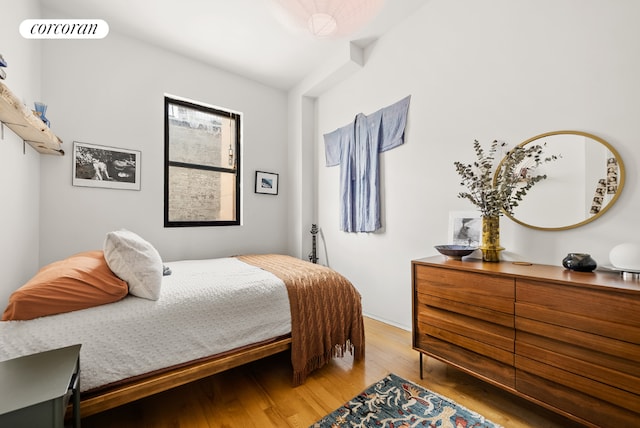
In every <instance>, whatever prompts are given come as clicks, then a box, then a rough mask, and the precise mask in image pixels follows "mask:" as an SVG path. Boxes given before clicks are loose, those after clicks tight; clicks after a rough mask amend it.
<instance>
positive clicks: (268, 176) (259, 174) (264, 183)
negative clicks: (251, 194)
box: [256, 171, 278, 195]
mask: <svg viewBox="0 0 640 428" xmlns="http://www.w3.org/2000/svg"><path fill="white" fill-rule="evenodd" d="M256 193H266V194H267V195H277V194H278V174H275V173H273V172H264V171H256Z"/></svg>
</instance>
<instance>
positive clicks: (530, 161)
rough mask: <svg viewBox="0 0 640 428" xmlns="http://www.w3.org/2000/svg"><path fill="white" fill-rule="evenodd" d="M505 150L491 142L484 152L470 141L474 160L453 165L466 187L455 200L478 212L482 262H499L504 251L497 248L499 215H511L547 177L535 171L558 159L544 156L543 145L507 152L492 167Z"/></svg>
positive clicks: (527, 146)
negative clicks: (466, 202) (465, 201)
mask: <svg viewBox="0 0 640 428" xmlns="http://www.w3.org/2000/svg"><path fill="white" fill-rule="evenodd" d="M505 147H506V143H504V142H501V141H498V140H494V141H493V142H492V143H491V145H490V146H489V149H488V150H486V149H485V148H484V147H483V146H482V145H481V144H480V143H479V142H478V140H474V143H473V149H474V151H475V154H476V160H475V161H474V162H472V163H470V164H466V163H463V162H454V165H455V167H456V171H457V173H458V175H460V177H461V182H460V185H462V186H465V187H466V188H467V190H466V191H464V192H460V193H458V197H459V198H463V199H467V200H469V201H470V202H471V203H472V204H474V205H475V206H476V207H477V208H478V209H479V210H480V214H481V217H482V245H481V247H480V249H481V250H482V258H483V260H485V261H495V262H497V261H499V260H500V251H502V250H503V249H504V248H502V247H500V216H501V215H502V214H503V213H508V214H510V215H513V210H514V208H515V207H517V206H518V204H519V202H521V201H522V199H523V198H524V197H525V196H526V194H527V193H528V192H529V190H531V188H532V187H533V186H534V185H535V184H536V183H538V182H540V181H542V180H544V179H546V178H547V175H546V174H536V168H537V167H539V166H540V165H542V164H543V163H547V162H551V161H554V160H556V159H558V157H559V156H558V155H550V156H544V154H543V152H544V144H531V145H525V146H516V147H514V148H513V149H511V150H508V151H507V152H506V153H505V155H504V157H503V158H502V160H501V161H500V162H499V164H498V165H497V166H496V160H497V159H496V155H497V153H498V151H499V150H500V152H502V151H503V150H504V149H505ZM525 165H526V166H525Z"/></svg>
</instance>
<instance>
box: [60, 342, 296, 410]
mask: <svg viewBox="0 0 640 428" xmlns="http://www.w3.org/2000/svg"><path fill="white" fill-rule="evenodd" d="M289 349H291V337H290V336H286V337H279V338H276V339H274V340H271V341H268V342H266V343H265V342H261V343H259V344H255V345H249V346H246V347H243V348H239V349H236V350H233V351H229V352H225V353H222V354H218V355H214V356H212V357H208V358H205V359H200V360H197V361H196V362H192V363H187V364H185V365H181V366H180V367H178V368H172V369H168V370H166V371H162V372H159V373H158V372H156V373H153V374H150V375H149V376H142V377H136V378H135V380H133V381H131V382H126V383H123V384H120V385H118V386H114V387H111V388H108V389H104V390H100V391H99V392H97V393H91V392H90V391H89V392H88V393H87V394H85V395H82V394H81V397H80V400H81V401H80V415H81V417H85V416H90V415H93V414H96V413H99V412H102V411H105V410H108V409H112V408H114V407H117V406H121V405H123V404H127V403H130V402H132V401H135V400H138V399H140V398H144V397H148V396H150V395H153V394H157V393H158V392H162V391H166V390H168V389H171V388H175V387H177V386H180V385H184V384H186V383H189V382H193V381H196V380H199V379H202V378H205V377H207V376H211V375H214V374H216V373H220V372H223V371H225V370H228V369H231V368H234V367H238V366H241V365H243V364H246V363H250V362H252V361H257V360H260V359H262V358H265V357H268V356H270V355H274V354H278V353H280V352H284V351H287V350H289ZM80 379H81V380H82V373H80ZM70 410H71V409H70V408H69V409H67V416H68V417H70V415H71V413H70Z"/></svg>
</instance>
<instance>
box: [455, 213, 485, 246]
mask: <svg viewBox="0 0 640 428" xmlns="http://www.w3.org/2000/svg"><path fill="white" fill-rule="evenodd" d="M481 240H482V218H481V217H480V213H479V212H477V211H450V212H449V242H451V243H452V244H454V245H467V246H470V247H477V246H479V245H480V243H481Z"/></svg>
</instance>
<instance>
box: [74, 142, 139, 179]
mask: <svg viewBox="0 0 640 428" xmlns="http://www.w3.org/2000/svg"><path fill="white" fill-rule="evenodd" d="M140 156H141V152H140V151H138V150H129V149H120V148H116V147H107V146H98V145H95V144H88V143H81V142H79V141H74V142H73V181H72V184H73V185H74V186H85V187H102V188H109V189H125V190H140Z"/></svg>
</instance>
